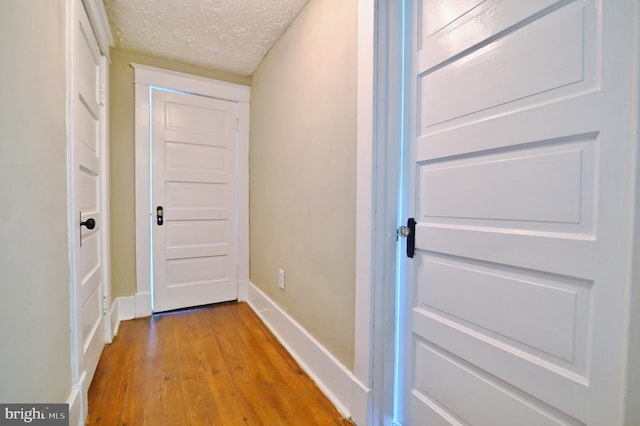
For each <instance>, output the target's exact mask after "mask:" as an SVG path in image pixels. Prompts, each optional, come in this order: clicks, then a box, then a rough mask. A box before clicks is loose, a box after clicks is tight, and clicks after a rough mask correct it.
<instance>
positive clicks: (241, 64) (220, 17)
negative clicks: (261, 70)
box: [104, 0, 308, 76]
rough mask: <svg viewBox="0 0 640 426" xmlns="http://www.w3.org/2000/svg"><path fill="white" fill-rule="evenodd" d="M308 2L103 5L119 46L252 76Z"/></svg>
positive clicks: (190, 0)
mask: <svg viewBox="0 0 640 426" xmlns="http://www.w3.org/2000/svg"><path fill="white" fill-rule="evenodd" d="M307 1H308V0H104V4H105V7H106V9H107V14H108V16H109V21H110V23H111V29H112V31H113V34H114V38H115V42H116V46H117V47H119V48H122V49H126V50H133V51H136V52H140V53H146V54H150V55H154V56H160V57H165V58H170V59H176V60H179V61H183V62H187V63H191V64H195V65H199V66H202V67H206V68H213V69H218V70H224V71H229V72H232V73H235V74H240V75H243V76H248V75H251V74H252V73H253V71H254V70H255V69H256V67H257V66H258V64H260V61H261V60H262V58H263V57H264V55H265V54H266V53H267V52H268V51H269V49H270V48H271V46H272V45H273V44H274V43H275V41H276V40H277V39H278V38H279V37H280V36H281V35H282V33H283V32H284V31H285V30H286V29H287V27H288V26H289V24H290V23H291V21H293V19H294V18H295V17H296V16H297V15H298V13H299V12H300V10H302V8H303V7H304V5H305V4H306V3H307Z"/></svg>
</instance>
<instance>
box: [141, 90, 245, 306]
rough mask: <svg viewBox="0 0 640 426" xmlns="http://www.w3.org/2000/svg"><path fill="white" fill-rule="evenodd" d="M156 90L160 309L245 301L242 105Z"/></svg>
mask: <svg viewBox="0 0 640 426" xmlns="http://www.w3.org/2000/svg"><path fill="white" fill-rule="evenodd" d="M151 96H152V123H153V128H152V156H153V160H152V162H153V165H152V209H153V213H152V216H153V310H154V312H160V311H167V310H172V309H179V308H185V307H190V306H197V305H203V304H209V303H217V302H222V301H228V300H234V299H237V297H238V285H237V283H238V277H237V275H238V266H237V265H238V262H237V238H238V237H237V233H238V231H237V225H236V223H237V218H236V210H237V174H236V155H237V154H236V146H237V143H236V139H237V111H236V110H237V106H236V103H235V102H230V101H223V100H218V99H212V98H208V97H203V96H198V95H190V94H185V93H177V92H173V91H163V90H156V89H152V91H151Z"/></svg>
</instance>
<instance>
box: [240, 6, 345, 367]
mask: <svg viewBox="0 0 640 426" xmlns="http://www.w3.org/2000/svg"><path fill="white" fill-rule="evenodd" d="M356 47H357V2H356V1H344V0H311V1H310V2H309V3H308V4H307V6H306V8H305V9H304V10H303V11H302V12H301V13H300V15H298V17H297V18H296V20H295V21H294V22H293V24H292V25H291V26H290V27H289V29H288V30H287V31H286V32H285V34H284V35H283V36H282V38H281V39H280V40H279V41H278V42H277V43H276V44H275V45H274V47H273V48H272V49H271V51H270V52H269V53H268V54H267V56H266V57H265V59H264V60H263V62H262V63H261V65H260V66H259V67H258V69H257V71H256V72H255V73H254V75H253V77H252V89H251V141H250V173H249V174H250V203H249V204H250V207H249V209H250V278H251V281H252V282H253V283H254V284H255V285H256V286H258V287H259V288H260V289H261V290H263V291H264V292H265V293H266V294H267V295H268V296H269V297H270V298H271V299H273V300H274V301H275V302H276V303H278V304H279V305H280V306H281V307H282V308H283V309H284V310H286V311H287V312H288V313H289V314H290V315H291V316H292V317H293V318H295V319H296V320H297V321H298V322H299V323H300V324H301V325H302V326H304V327H305V328H306V329H307V331H309V332H310V333H311V334H312V335H313V336H314V337H315V338H316V339H318V341H319V342H321V343H322V344H323V345H324V346H325V347H326V348H327V349H328V350H329V351H330V352H331V353H332V354H333V355H334V356H335V357H336V358H337V359H338V360H339V361H340V362H342V363H343V364H344V365H345V366H346V367H347V368H349V369H353V353H354V321H355V317H354V307H355V300H354V294H355V200H356V198H355V182H356V178H355V170H356V71H357V70H356V65H357V64H356V59H357V58H356V57H357V52H356ZM278 268H282V269H284V270H285V276H286V280H285V283H286V286H285V287H286V288H285V291H282V290H280V288H279V287H278Z"/></svg>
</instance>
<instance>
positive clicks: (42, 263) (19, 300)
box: [0, 0, 71, 402]
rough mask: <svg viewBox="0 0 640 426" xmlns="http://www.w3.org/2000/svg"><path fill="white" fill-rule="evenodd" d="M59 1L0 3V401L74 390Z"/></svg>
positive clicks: (50, 397) (54, 396) (60, 398)
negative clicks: (0, 272)
mask: <svg viewBox="0 0 640 426" xmlns="http://www.w3.org/2000/svg"><path fill="white" fill-rule="evenodd" d="M65 20H66V17H65V2H64V1H60V0H29V1H26V0H11V1H2V2H1V4H0V58H2V59H1V62H0V200H2V208H1V209H0V271H2V278H1V279H0V290H1V292H0V401H2V402H65V401H66V399H67V397H68V396H69V393H70V391H71V366H70V365H71V361H70V359H71V358H70V357H71V349H70V347H71V343H70V332H69V325H70V322H69V321H70V320H69V274H70V272H69V257H68V245H67V237H68V230H67V158H66V153H67V141H66V66H65V57H66V52H65V43H66V41H65V37H66V35H65V26H66V25H65V24H66V22H65Z"/></svg>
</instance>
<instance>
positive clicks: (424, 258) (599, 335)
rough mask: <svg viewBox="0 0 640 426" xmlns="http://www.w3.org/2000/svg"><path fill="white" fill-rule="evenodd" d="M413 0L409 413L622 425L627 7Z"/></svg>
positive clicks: (410, 419) (631, 165)
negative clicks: (413, 228)
mask: <svg viewBox="0 0 640 426" xmlns="http://www.w3.org/2000/svg"><path fill="white" fill-rule="evenodd" d="M411 3H413V8H410V10H409V12H408V15H407V16H408V17H409V18H410V19H413V18H415V20H414V21H413V23H412V24H411V26H412V27H413V29H412V31H413V32H411V33H410V34H411V36H410V42H409V45H410V46H411V47H410V49H411V50H409V52H412V53H411V61H412V62H413V64H412V65H413V71H412V74H411V77H410V79H409V81H410V89H409V94H410V96H409V99H410V101H409V102H410V104H411V107H410V114H411V116H412V117H413V119H414V121H413V122H412V123H411V125H410V126H409V128H410V129H411V130H410V132H411V134H412V135H414V136H413V137H410V151H411V153H410V158H411V160H410V161H409V162H408V164H409V166H408V177H409V182H411V184H410V186H411V188H410V189H409V194H411V195H412V196H411V198H410V205H409V211H410V212H413V213H414V214H415V218H416V221H417V226H416V231H415V240H416V253H415V258H414V259H413V260H407V261H405V264H406V270H407V271H406V272H407V274H406V275H407V280H406V282H405V283H404V286H405V289H406V290H405V293H404V299H403V300H402V301H401V302H402V306H405V308H404V310H403V312H402V313H401V315H402V318H403V321H404V324H406V328H405V332H406V333H405V334H403V341H402V346H401V347H402V348H403V349H404V353H405V358H403V359H400V360H399V365H400V366H401V367H402V371H401V376H400V377H401V381H400V384H401V392H400V399H399V402H400V404H401V407H400V412H399V419H398V420H399V421H400V423H403V424H407V425H413V424H470V425H485V424H491V425H513V424H519V425H543V424H550V425H556V424H589V425H591V424H593V425H604V424H607V425H617V424H622V422H623V416H624V414H623V411H624V402H623V399H624V389H625V388H624V387H625V379H624V378H625V374H626V371H625V356H626V350H627V347H626V345H627V341H628V338H629V336H628V335H627V334H626V332H627V317H626V315H628V306H627V303H628V301H627V300H625V296H626V295H627V294H628V291H629V288H630V285H631V282H630V267H629V265H631V264H632V257H631V253H632V251H631V246H632V240H631V238H632V229H633V228H632V223H633V222H632V220H633V219H632V213H633V207H634V206H633V204H634V194H633V181H634V178H635V173H636V170H635V162H634V161H635V159H634V156H635V143H636V140H635V139H634V133H633V131H634V130H633V127H632V126H633V123H634V122H633V119H634V118H633V117H632V114H631V113H632V111H634V110H635V106H634V105H632V101H633V100H634V99H636V98H635V96H632V95H631V88H632V87H631V86H632V81H633V79H634V78H635V79H636V80H637V76H635V77H633V76H632V75H631V71H632V69H633V67H632V60H633V54H632V49H631V47H632V42H631V40H632V34H633V32H632V24H633V22H632V18H631V17H632V16H633V13H632V7H631V2H617V3H616V4H613V3H612V2H604V3H601V2H598V1H595V0H583V1H580V0H576V1H553V0H547V1H538V2H530V1H524V0H523V1H513V2H508V3H507V2H499V1H484V2H483V1H479V0H459V1H453V0H452V1H447V2H445V1H436V0H431V1H430V0H423V1H420V2H411ZM635 54H636V55H637V52H636V53H635ZM627 420H629V419H627Z"/></svg>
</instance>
